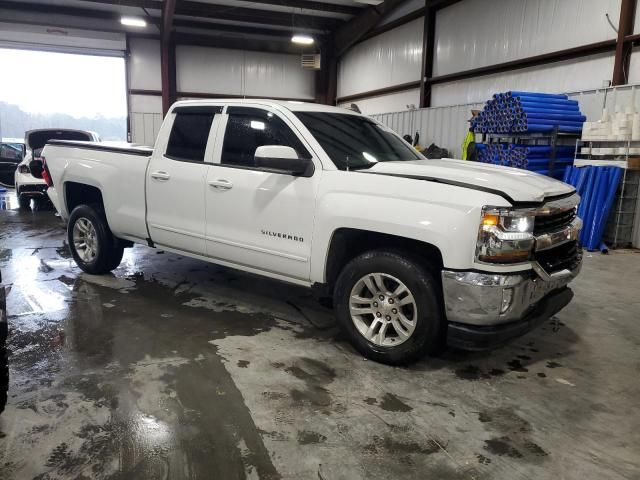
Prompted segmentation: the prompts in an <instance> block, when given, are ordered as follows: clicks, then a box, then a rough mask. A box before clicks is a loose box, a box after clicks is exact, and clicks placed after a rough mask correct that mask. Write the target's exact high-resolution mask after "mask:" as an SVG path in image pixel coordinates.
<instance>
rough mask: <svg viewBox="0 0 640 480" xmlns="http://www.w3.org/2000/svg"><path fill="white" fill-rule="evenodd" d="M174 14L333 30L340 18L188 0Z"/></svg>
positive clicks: (178, 6)
mask: <svg viewBox="0 0 640 480" xmlns="http://www.w3.org/2000/svg"><path fill="white" fill-rule="evenodd" d="M176 15H186V16H191V17H204V18H214V19H217V20H233V21H238V22H253V23H263V24H268V25H280V26H293V27H297V28H301V29H304V28H316V29H319V30H333V29H334V28H335V27H337V26H338V25H339V24H341V23H343V21H342V20H340V19H337V18H327V17H314V16H313V15H299V14H292V13H289V12H273V11H271V10H259V9H255V8H245V7H231V6H228V5H214V4H209V3H200V2H194V1H190V0H181V1H180V3H179V4H178V5H177V7H176Z"/></svg>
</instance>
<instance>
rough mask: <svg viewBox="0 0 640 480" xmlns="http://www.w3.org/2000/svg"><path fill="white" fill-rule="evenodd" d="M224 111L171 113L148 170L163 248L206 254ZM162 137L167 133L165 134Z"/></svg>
mask: <svg viewBox="0 0 640 480" xmlns="http://www.w3.org/2000/svg"><path fill="white" fill-rule="evenodd" d="M221 111H222V107H212V106H181V107H176V108H174V110H173V111H172V113H171V114H170V115H171V116H173V124H172V126H171V131H170V134H169V140H168V142H167V143H166V145H157V148H158V149H159V150H161V151H155V152H154V154H153V157H152V159H151V162H150V164H149V168H148V170H147V225H148V226H149V233H150V235H151V239H152V240H153V242H154V243H155V244H156V246H159V247H166V248H173V249H177V250H181V251H184V252H189V253H193V254H197V255H205V254H206V246H205V180H206V177H207V172H208V170H209V168H210V163H207V162H206V161H205V160H206V159H210V158H211V155H212V152H213V145H214V144H215V141H214V139H213V138H211V140H210V136H213V133H214V132H215V130H216V129H215V128H212V125H214V118H215V116H216V114H217V113H219V112H221ZM161 133H163V132H161Z"/></svg>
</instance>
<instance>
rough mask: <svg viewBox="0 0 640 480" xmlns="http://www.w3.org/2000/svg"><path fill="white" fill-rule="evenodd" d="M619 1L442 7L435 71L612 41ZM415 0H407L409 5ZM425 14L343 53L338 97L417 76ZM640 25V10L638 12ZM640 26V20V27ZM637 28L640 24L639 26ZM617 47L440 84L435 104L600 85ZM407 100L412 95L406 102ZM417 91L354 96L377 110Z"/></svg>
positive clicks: (515, 0)
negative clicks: (496, 94) (516, 91)
mask: <svg viewBox="0 0 640 480" xmlns="http://www.w3.org/2000/svg"><path fill="white" fill-rule="evenodd" d="M620 3H621V0H491V1H490V0H464V1H462V2H459V3H456V4H454V5H452V6H450V7H447V8H444V9H442V10H439V11H438V13H437V19H436V32H435V42H436V52H435V58H434V75H436V76H437V75H444V74H449V73H455V72H460V71H465V70H469V69H472V68H477V67H482V66H487V65H493V64H497V63H503V62H507V61H510V60H514V59H518V58H525V57H528V56H533V55H539V54H542V53H548V52H552V51H557V50H561V49H565V48H571V47H575V46H579V45H586V44H590V43H595V42H599V41H602V40H610V39H614V38H615V37H616V32H615V30H614V29H613V28H612V27H611V25H610V24H609V22H608V21H607V17H606V15H607V14H608V16H609V18H610V19H611V21H612V22H613V23H614V24H616V22H617V21H618V18H619V14H620ZM411 6H414V7H417V6H418V4H417V3H415V2H412V1H408V2H406V3H405V4H404V5H403V8H404V7H406V8H404V10H403V11H405V10H410V8H409V7H411ZM422 24H423V21H422V19H417V20H414V21H413V22H410V23H408V24H406V25H403V26H401V27H398V28H395V29H393V30H390V31H388V32H386V33H383V34H382V35H379V36H376V37H373V38H371V39H369V40H366V41H365V42H362V43H360V44H357V45H356V46H355V47H353V48H352V49H351V50H350V51H349V52H347V54H345V55H344V56H343V58H342V59H341V62H340V67H339V76H338V96H339V97H340V96H345V95H353V94H358V93H363V92H367V91H370V90H375V89H379V88H383V87H388V86H392V85H398V84H401V83H405V82H408V81H413V80H419V78H420V66H421V62H420V56H421V50H422V45H421V38H422V26H423V25H422ZM636 24H637V25H640V9H638V11H637V12H636ZM636 28H640V26H638V27H636ZM636 31H640V30H636ZM613 58H614V55H613V52H611V53H605V54H601V55H594V56H591V57H585V58H579V59H575V60H569V61H565V62H557V63H552V64H549V65H543V66H537V67H532V68H528V69H522V70H517V71H514V72H507V73H502V74H497V75H488V76H482V77H478V78H474V79H469V80H460V81H456V82H449V83H444V84H438V85H435V86H434V87H433V89H432V96H431V104H432V105H433V106H447V105H456V104H462V103H476V102H483V101H484V100H485V99H486V98H487V97H488V96H489V95H490V94H491V93H493V92H496V91H501V90H510V89H519V90H537V91H550V92H562V91H578V90H589V89H596V88H599V87H602V85H603V81H605V80H609V79H610V78H611V74H612V71H613ZM629 81H630V82H634V81H635V82H639V81H640V53H638V54H634V55H632V57H631V66H630V69H629ZM408 99H411V100H415V101H407V100H408ZM417 101H418V96H417V93H416V91H413V92H400V93H396V94H393V95H384V96H379V97H370V98H365V99H361V100H358V101H356V102H355V103H356V104H358V106H359V107H360V109H361V110H362V111H363V113H367V114H378V113H384V112H389V111H398V110H403V109H406V105H411V104H416V103H417Z"/></svg>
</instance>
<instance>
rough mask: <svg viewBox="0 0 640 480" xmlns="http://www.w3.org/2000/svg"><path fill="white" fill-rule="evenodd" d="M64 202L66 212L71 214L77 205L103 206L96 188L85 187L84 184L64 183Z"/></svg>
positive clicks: (100, 194)
mask: <svg viewBox="0 0 640 480" xmlns="http://www.w3.org/2000/svg"><path fill="white" fill-rule="evenodd" d="M64 186H65V189H64V191H65V200H66V203H67V212H69V213H71V212H72V211H73V209H74V208H76V207H77V206H78V205H83V204H85V205H89V204H96V203H97V204H98V205H101V206H104V203H103V201H102V193H101V192H100V190H99V189H98V188H97V187H94V186H92V185H86V184H84V183H76V182H66V183H65V184H64Z"/></svg>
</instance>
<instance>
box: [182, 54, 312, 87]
mask: <svg viewBox="0 0 640 480" xmlns="http://www.w3.org/2000/svg"><path fill="white" fill-rule="evenodd" d="M176 77H177V78H176V80H177V88H178V91H180V92H196V93H217V94H220V93H222V94H229V95H249V96H255V95H258V96H260V95H264V96H265V97H288V98H306V99H313V98H314V95H315V94H314V85H315V83H314V82H315V75H314V72H313V71H311V70H304V69H303V68H302V66H301V65H300V56H298V55H289V54H279V53H265V52H252V51H244V50H229V49H222V48H210V47H195V46H186V45H179V46H178V47H176Z"/></svg>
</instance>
